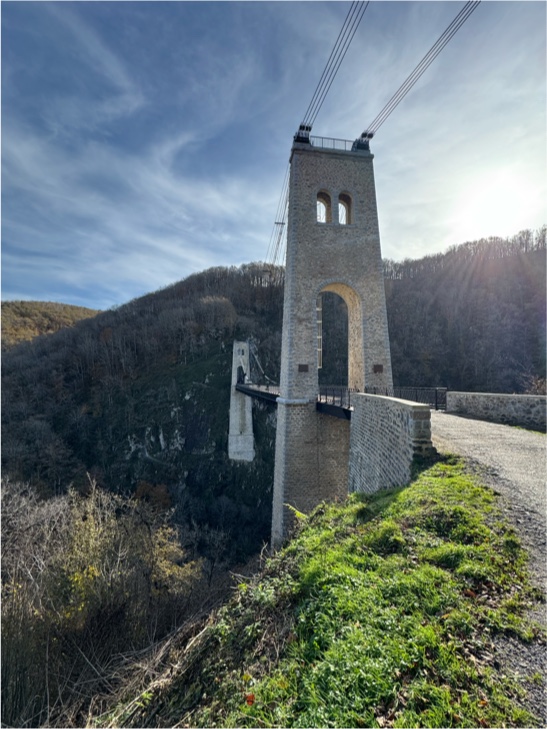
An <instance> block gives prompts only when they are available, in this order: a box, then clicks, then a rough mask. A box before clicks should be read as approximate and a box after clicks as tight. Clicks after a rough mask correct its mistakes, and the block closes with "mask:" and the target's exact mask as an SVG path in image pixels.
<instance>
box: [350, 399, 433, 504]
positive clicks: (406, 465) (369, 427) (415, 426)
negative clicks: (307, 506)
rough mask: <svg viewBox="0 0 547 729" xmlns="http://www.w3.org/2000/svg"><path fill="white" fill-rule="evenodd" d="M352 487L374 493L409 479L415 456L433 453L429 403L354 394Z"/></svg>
mask: <svg viewBox="0 0 547 729" xmlns="http://www.w3.org/2000/svg"><path fill="white" fill-rule="evenodd" d="M351 400H352V404H353V407H354V410H353V413H352V416H351V431H350V449H349V469H348V471H349V472H348V491H349V492H350V493H351V492H353V491H364V492H366V493H373V492H374V491H378V490H379V489H383V488H389V487H392V486H403V485H404V484H407V483H409V481H410V477H411V467H412V463H413V460H414V458H415V456H429V455H432V454H433V453H434V452H435V450H434V448H433V446H432V444H431V413H430V410H429V406H428V405H422V404H419V403H414V402H409V401H408V400H398V399H396V398H391V397H381V396H379V395H364V394H356V395H352V398H351Z"/></svg>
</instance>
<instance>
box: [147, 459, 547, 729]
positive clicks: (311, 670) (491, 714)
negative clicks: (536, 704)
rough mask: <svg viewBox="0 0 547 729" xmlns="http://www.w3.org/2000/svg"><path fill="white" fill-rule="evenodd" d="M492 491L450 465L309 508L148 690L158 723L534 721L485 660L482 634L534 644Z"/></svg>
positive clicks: (517, 563) (525, 595) (521, 582)
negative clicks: (171, 672) (174, 671)
mask: <svg viewBox="0 0 547 729" xmlns="http://www.w3.org/2000/svg"><path fill="white" fill-rule="evenodd" d="M494 499H495V497H494V494H493V493H492V492H491V491H490V490H488V489H486V488H483V487H482V486H480V485H477V484H476V483H475V482H474V481H473V480H471V478H470V477H468V476H467V475H466V473H465V471H464V467H463V464H462V463H461V462H460V461H458V460H456V459H452V458H449V459H446V460H445V461H444V462H440V463H437V464H436V465H434V466H432V467H431V468H429V469H427V470H425V471H424V472H423V473H422V474H421V475H420V476H419V477H418V478H417V479H416V480H415V481H414V483H412V484H411V486H409V487H408V488H405V489H397V490H393V491H390V492H383V493H380V494H376V495H373V496H366V497H365V496H363V495H353V496H352V497H350V499H349V501H348V503H347V504H345V505H337V504H328V505H327V504H322V505H321V506H320V507H318V509H316V510H315V512H314V513H313V514H312V515H311V516H310V517H308V518H307V519H306V520H304V524H303V525H301V526H300V527H298V533H297V534H296V536H295V537H294V538H293V539H292V541H291V542H290V543H289V544H288V546H287V547H286V548H285V549H284V550H283V551H282V552H280V553H278V554H277V555H275V556H274V557H273V558H272V559H271V560H270V561H269V564H268V565H267V568H266V570H265V573H264V575H263V576H262V577H261V579H255V580H252V581H250V582H245V583H242V584H241V585H239V588H238V590H237V594H236V595H235V596H234V598H233V600H231V602H230V603H229V604H228V605H226V606H225V607H224V608H223V609H221V610H220V612H219V614H218V616H217V619H216V621H214V622H212V623H211V626H210V627H209V629H208V630H207V631H206V632H205V634H204V637H203V639H202V641H201V643H200V644H199V646H198V647H196V650H198V651H200V656H199V657H197V658H196V659H195V660H194V659H193V658H192V659H191V660H190V659H186V660H187V662H186V663H184V667H183V668H182V669H181V671H180V673H179V674H178V675H176V676H175V677H174V678H172V679H170V680H169V681H168V682H167V683H164V684H162V685H161V686H158V687H157V689H156V694H155V699H153V700H152V701H151V705H153V706H154V709H153V710H154V713H155V714H157V720H158V722H159V725H172V724H174V723H176V722H181V725H190V726H253V727H263V726H267V727H273V726H286V727H293V726H294V727H305V726H308V727H309V726H333V727H335V726H352V727H365V726H366V727H371V726H372V727H374V726H393V727H422V726H424V727H452V726H485V727H486V726H538V725H540V721H539V719H537V718H535V717H533V716H532V715H531V714H530V713H529V712H527V711H525V710H524V709H523V708H522V702H521V701H519V698H522V695H523V692H524V689H522V688H520V687H519V685H517V684H516V683H515V682H512V681H511V680H510V679H509V678H505V677H504V676H503V675H501V674H500V671H499V670H498V667H497V666H496V664H495V662H494V657H493V654H492V638H493V636H494V635H495V634H499V633H506V634H511V635H513V636H515V637H517V638H518V639H520V640H523V641H530V640H535V639H537V635H536V634H537V631H536V629H535V628H534V627H533V626H531V625H529V624H528V622H527V621H526V620H525V618H524V617H523V615H524V612H525V610H526V607H527V606H529V605H530V603H531V601H532V600H534V599H536V598H537V595H536V594H535V593H534V591H533V590H532V588H530V587H529V584H528V581H527V574H526V557H525V553H524V552H523V550H522V549H521V547H520V545H519V543H518V540H517V538H516V535H515V534H514V532H513V531H512V529H511V528H509V527H508V526H507V525H505V524H504V523H503V522H501V521H500V518H499V515H498V513H497V510H496V506H495V501H494ZM181 665H182V664H181ZM534 680H537V677H534V676H532V677H530V681H534ZM249 694H252V695H253V696H254V703H252V705H248V704H247V701H246V696H247V695H249ZM134 720H135V721H136V722H137V723H136V724H135V725H139V724H138V722H139V721H143V715H142V714H140V715H137V716H136V717H135V719H134Z"/></svg>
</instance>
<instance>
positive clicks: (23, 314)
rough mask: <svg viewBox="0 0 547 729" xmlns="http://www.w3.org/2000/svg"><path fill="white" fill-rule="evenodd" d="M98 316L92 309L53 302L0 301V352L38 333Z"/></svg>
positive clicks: (52, 330) (49, 332) (49, 331)
mask: <svg viewBox="0 0 547 729" xmlns="http://www.w3.org/2000/svg"><path fill="white" fill-rule="evenodd" d="M95 314H98V311H97V310H96V309H86V308H85V307H83V306H71V305H70V304H58V303H55V302H53V301H3V302H2V351H3V352H4V351H6V350H8V349H11V347H14V346H15V345H16V344H19V342H24V341H28V340H30V339H34V337H37V336H39V335H40V334H52V333H53V332H56V331H58V330H59V329H62V328H63V327H70V326H73V324H75V323H76V322H77V321H80V320H81V319H88V318H89V317H91V316H95Z"/></svg>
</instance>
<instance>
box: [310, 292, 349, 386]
mask: <svg viewBox="0 0 547 729" xmlns="http://www.w3.org/2000/svg"><path fill="white" fill-rule="evenodd" d="M317 355H318V356H317V360H318V365H319V372H318V375H319V385H320V386H328V385H333V386H342V387H347V386H348V307H347V305H346V302H345V301H344V299H343V298H342V297H341V296H339V295H338V294H335V293H334V292H333V291H323V292H322V293H321V294H319V297H318V299H317Z"/></svg>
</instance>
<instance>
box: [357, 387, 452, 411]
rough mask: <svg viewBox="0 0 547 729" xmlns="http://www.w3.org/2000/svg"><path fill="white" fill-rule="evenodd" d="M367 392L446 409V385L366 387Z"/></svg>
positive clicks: (434, 408)
mask: <svg viewBox="0 0 547 729" xmlns="http://www.w3.org/2000/svg"><path fill="white" fill-rule="evenodd" d="M365 392H366V393H368V394H369V395H385V396H387V397H398V398H400V399H401V400H411V401H412V402H419V403H423V404H424V405H429V407H430V408H432V409H433V410H446V393H447V388H446V387H365Z"/></svg>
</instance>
